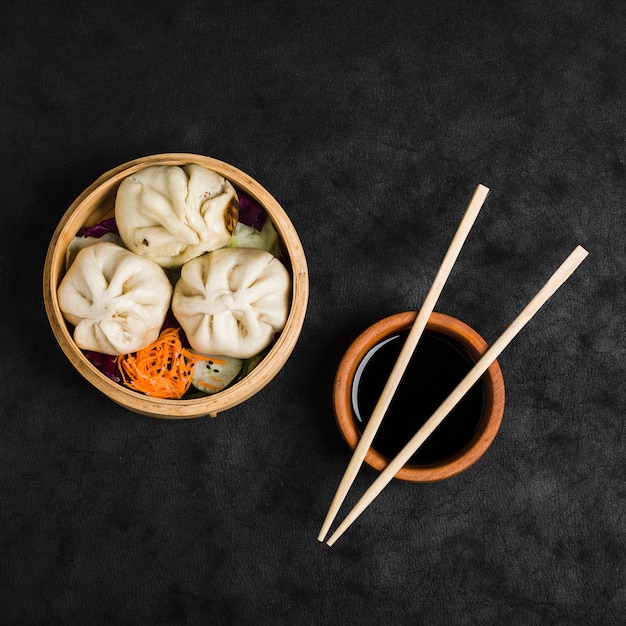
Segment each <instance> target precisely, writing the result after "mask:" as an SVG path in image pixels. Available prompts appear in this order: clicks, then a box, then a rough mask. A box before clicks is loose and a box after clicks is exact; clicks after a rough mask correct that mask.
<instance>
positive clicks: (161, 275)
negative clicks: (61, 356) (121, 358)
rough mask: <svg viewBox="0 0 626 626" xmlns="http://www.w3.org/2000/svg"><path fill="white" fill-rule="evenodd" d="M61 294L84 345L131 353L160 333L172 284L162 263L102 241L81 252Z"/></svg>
mask: <svg viewBox="0 0 626 626" xmlns="http://www.w3.org/2000/svg"><path fill="white" fill-rule="evenodd" d="M57 296H58V300H59V307H60V309H61V312H62V313H63V316H64V317H65V319H66V320H67V321H68V322H69V323H70V324H72V325H73V326H74V341H75V342H76V345H77V346H78V347H79V348H81V349H83V350H94V351H96V352H102V353H103V354H110V355H118V354H129V353H131V352H136V351H137V350H141V349H143V348H146V347H147V346H149V345H150V344H151V343H152V342H153V341H155V340H156V339H157V338H158V336H159V332H160V330H161V326H162V325H163V322H164V320H165V316H166V314H167V311H168V309H169V305H170V302H171V297H172V285H171V283H170V281H169V280H168V278H167V276H166V275H165V272H164V271H163V268H161V267H159V266H158V265H157V264H156V263H153V262H152V261H150V260H148V259H145V258H142V257H140V256H137V255H136V254H133V253H132V252H129V251H128V250H126V249H125V248H122V247H120V246H118V245H116V244H114V243H110V242H99V243H95V244H93V245H91V246H88V247H86V248H83V249H82V250H81V251H80V252H79V253H78V254H77V255H76V259H75V260H74V262H73V263H72V265H71V267H70V268H69V270H68V271H67V273H66V274H65V276H64V277H63V280H62V281H61V284H60V285H59V289H58V292H57Z"/></svg>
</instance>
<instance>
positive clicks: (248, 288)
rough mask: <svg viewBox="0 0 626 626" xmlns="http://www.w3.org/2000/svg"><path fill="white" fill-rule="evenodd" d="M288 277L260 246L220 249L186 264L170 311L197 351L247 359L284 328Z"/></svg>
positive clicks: (286, 313) (284, 270)
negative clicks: (258, 247)
mask: <svg viewBox="0 0 626 626" xmlns="http://www.w3.org/2000/svg"><path fill="white" fill-rule="evenodd" d="M290 293H291V278H290V276H289V272H288V271H287V269H286V268H285V266H284V265H283V264H282V263H281V262H280V260H279V259H277V258H275V257H274V256H273V255H272V254H270V253H269V252H266V251H265V250H258V249H253V248H223V249H220V250H214V251H213V252H209V253H208V254H205V255H203V256H201V257H198V258H196V259H193V260H192V261H189V262H188V263H186V264H185V265H184V266H183V268H182V271H181V277H180V279H179V281H178V282H177V283H176V287H175V288H174V296H173V298H172V311H173V313H174V315H175V316H176V319H177V320H178V321H179V323H180V325H181V326H182V328H183V330H184V331H185V333H186V335H187V339H188V340H189V344H190V345H191V347H192V348H193V349H194V350H196V351H197V352H200V353H202V354H220V355H224V356H230V357H236V358H239V359H248V358H250V357H252V356H254V355H256V354H258V353H259V352H261V351H262V350H263V349H264V348H266V347H267V346H268V345H269V344H270V343H271V342H272V339H273V336H274V333H276V332H278V331H280V330H282V329H283V327H284V326H285V323H286V321H287V315H288V313H289V299H290Z"/></svg>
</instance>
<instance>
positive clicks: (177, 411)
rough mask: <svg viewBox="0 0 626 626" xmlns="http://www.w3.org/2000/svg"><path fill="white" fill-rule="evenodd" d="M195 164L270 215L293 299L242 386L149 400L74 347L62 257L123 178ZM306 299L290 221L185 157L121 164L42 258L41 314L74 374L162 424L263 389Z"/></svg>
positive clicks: (264, 197) (244, 185)
mask: <svg viewBox="0 0 626 626" xmlns="http://www.w3.org/2000/svg"><path fill="white" fill-rule="evenodd" d="M186 163H196V164H198V165H202V166H204V167H207V168H209V169H212V170H214V171H216V172H218V173H219V174H221V175H222V176H224V178H226V179H228V180H229V181H230V182H231V183H232V184H233V185H234V186H235V187H238V188H240V189H242V190H243V191H245V192H246V193H248V194H249V195H250V196H251V197H252V198H254V199H255V200H256V201H257V202H259V203H260V204H261V205H262V206H263V207H264V208H265V210H266V211H267V213H268V214H269V216H270V218H271V220H272V222H273V223H274V226H275V227H276V231H277V232H278V235H279V236H280V238H281V240H282V242H283V244H284V247H285V249H286V251H287V254H288V256H289V264H290V266H291V271H292V299H291V308H290V312H289V317H288V319H287V323H286V325H285V328H284V329H283V331H282V332H281V334H280V336H279V337H278V339H277V341H276V343H275V344H274V345H273V346H272V348H271V350H270V351H269V353H268V354H267V356H266V357H265V358H264V359H263V360H262V361H261V362H260V363H259V365H257V367H256V368H255V369H254V370H253V371H252V372H251V373H250V374H248V375H247V376H246V377H244V378H243V379H242V380H241V381H239V382H238V383H236V384H235V385H233V386H232V387H230V388H228V389H225V390H224V391H221V392H219V393H217V394H215V395H213V396H207V397H206V398H200V399H193V400H167V399H159V398H150V397H148V396H144V395H142V394H139V393H136V392H134V391H132V390H130V389H127V388H125V387H122V386H121V385H119V384H117V383H115V382H113V381H112V380H110V379H109V378H108V377H107V376H105V375H104V374H103V373H102V372H100V371H99V370H98V369H97V368H96V367H95V366H94V365H92V364H91V363H90V362H89V361H88V359H87V358H86V357H85V356H84V355H83V353H82V352H81V350H80V349H79V348H78V347H77V346H76V344H75V343H74V340H73V339H72V336H71V334H70V331H69V329H68V327H67V324H66V323H65V320H64V319H63V315H62V313H61V310H60V308H59V303H58V300H57V288H58V285H59V283H60V281H61V278H62V277H63V273H64V271H65V252H66V250H67V247H68V245H69V243H70V242H71V241H72V239H73V238H74V236H75V234H76V233H77V232H78V230H79V229H80V228H81V227H82V226H85V225H91V224H95V223H97V222H99V221H101V220H102V219H105V218H106V217H108V216H111V215H113V209H114V204H115V194H116V191H117V188H118V186H119V185H120V183H121V181H122V180H123V179H124V178H126V177H127V176H129V175H131V174H133V173H135V172H137V171H138V170H140V169H143V168H145V167H148V166H150V165H184V164H186ZM308 296H309V277H308V269H307V263H306V257H305V255H304V250H303V248H302V243H301V241H300V239H299V237H298V234H297V232H296V229H295V228H294V226H293V224H292V222H291V220H290V219H289V217H288V216H287V214H286V213H285V211H284V210H283V208H282V207H281V206H280V204H279V203H278V202H277V201H276V199H275V198H274V197H273V196H272V195H271V194H270V193H269V192H268V191H267V190H266V189H265V188H263V187H262V186H261V185H260V184H259V183H258V182H257V181H255V180H254V179H253V178H251V177H250V176H248V174H245V173H244V172H242V171H241V170H239V169H237V168H236V167H233V166H232V165H229V164H227V163H224V162H222V161H219V160H216V159H214V158H211V157H207V156H202V155H198V154H188V153H167V154H157V155H151V156H147V157H143V158H140V159H136V160H133V161H129V162H127V163H124V164H122V165H120V166H118V167H116V168H114V169H112V170H110V171H108V172H106V173H105V174H103V175H102V176H101V177H100V178H98V179H97V180H96V181H95V182H94V183H92V184H91V185H90V186H89V187H87V189H85V191H83V193H81V194H80V195H79V196H78V198H76V200H74V202H73V203H72V204H71V205H70V207H69V208H68V209H67V211H66V212H65V214H64V215H63V217H62V218H61V221H60V222H59V224H58V225H57V227H56V229H55V231H54V233H53V235H52V239H51V241H50V245H49V247H48V252H47V255H46V260H45V264H44V275H43V297H44V305H45V308H46V314H47V316H48V320H49V322H50V326H51V328H52V331H53V333H54V336H55V337H56V339H57V342H58V343H59V346H60V347H61V349H62V350H63V352H64V353H65V355H66V356H67V358H68V359H69V360H70V362H71V363H72V365H73V366H74V367H75V368H76V370H78V372H79V373H80V374H81V375H82V376H83V377H84V378H85V379H86V380H87V381H89V382H90V383H91V384H92V385H93V386H94V387H96V388H97V389H98V390H100V391H101V392H102V393H104V394H105V395H106V396H108V397H109V398H110V399H111V400H113V401H114V402H116V403H117V404H119V405H121V406H123V407H125V408H127V409H129V410H131V411H133V412H136V413H140V414H143V415H149V416H152V417H158V418H165V419H185V418H195V417H202V416H206V415H210V416H212V417H215V416H216V415H217V414H218V413H221V412H223V411H225V410H227V409H230V408H232V407H234V406H236V405H238V404H240V403H242V402H244V401H245V400H247V399H248V398H250V397H251V396H253V395H254V394H255V393H257V392H258V391H260V390H261V389H262V388H263V387H265V386H266V385H267V384H268V383H269V382H270V381H271V380H272V379H273V378H274V377H275V376H276V374H278V372H279V371H280V369H281V368H282V367H283V365H284V364H285V363H286V361H287V359H288V358H289V356H290V355H291V353H292V352H293V349H294V348H295V345H296V343H297V341H298V338H299V336H300V332H301V329H302V326H303V324H304V319H305V315H306V308H307V303H308Z"/></svg>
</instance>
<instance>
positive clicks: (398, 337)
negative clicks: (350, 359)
mask: <svg viewBox="0 0 626 626" xmlns="http://www.w3.org/2000/svg"><path fill="white" fill-rule="evenodd" d="M407 335H408V331H401V332H399V333H396V334H394V335H391V336H389V337H387V338H386V339H384V340H382V341H381V342H379V343H378V344H376V345H375V346H374V347H373V348H372V349H371V350H370V351H369V352H368V353H367V354H366V355H365V357H364V358H363V360H362V361H361V363H360V364H359V367H358V368H357V371H356V373H355V376H354V381H353V383H352V411H353V413H354V416H355V418H356V424H357V426H358V428H359V430H360V431H361V432H363V430H364V428H365V425H366V424H367V421H368V419H369V417H370V415H371V414H372V411H373V410H374V407H375V406H376V403H377V402H378V399H379V397H380V394H381V393H382V390H383V387H384V386H385V383H386V382H387V379H388V378H389V374H390V373H391V370H392V368H393V366H394V364H395V362H396V360H397V358H398V355H399V354H400V350H401V349H402V346H403V345H404V342H405V340H406V337H407ZM474 363H475V361H474V359H473V358H472V356H471V355H470V354H469V353H468V352H467V351H466V350H465V349H464V348H463V347H462V346H460V345H459V344H457V343H455V342H453V341H452V340H451V339H450V338H449V337H447V336H446V335H444V334H441V333H438V332H434V331H431V330H428V329H427V330H425V331H424V333H423V334H422V337H421V339H420V342H419V344H418V347H417V349H416V350H415V353H414V354H413V357H412V358H411V361H410V362H409V365H408V366H407V369H406V371H405V373H404V376H403V377H402V380H401V382H400V385H399V386H398V389H397V390H396V393H395V395H394V398H393V400H392V401H391V404H390V406H389V408H388V410H387V413H386V414H385V417H384V419H383V421H382V424H381V425H380V427H379V429H378V432H377V433H376V437H375V438H374V441H373V442H372V447H373V448H374V449H375V450H377V451H378V452H379V453H380V454H382V455H383V456H385V457H387V458H393V457H394V456H396V454H398V452H400V450H401V449H402V448H403V447H404V445H405V444H406V443H407V442H408V441H409V439H411V437H413V435H414V434H415V433H416V432H417V431H418V430H419V428H420V427H421V426H422V424H424V422H425V421H426V420H427V419H428V418H429V417H430V416H431V415H432V414H433V413H434V412H435V410H436V409H437V408H438V407H439V406H440V404H441V403H442V402H443V401H444V400H445V399H446V398H447V397H448V395H449V394H450V393H451V392H452V391H453V390H454V388H455V387H456V386H457V385H458V383H460V382H461V380H462V379H463V378H464V377H465V375H466V374H467V373H468V372H469V371H470V369H471V368H472V367H473V365H474ZM484 404H485V388H484V383H483V382H482V379H481V380H479V381H478V382H477V383H476V384H475V385H473V387H472V388H471V389H470V391H469V392H468V393H467V394H466V395H465V397H464V398H463V399H462V400H461V401H460V402H459V403H458V404H457V405H456V406H455V407H454V409H453V410H452V411H451V412H450V413H449V414H448V416H447V417H446V418H445V419H444V421H443V422H442V423H441V424H440V425H439V426H438V427H437V429H436V430H435V431H434V432H433V434H432V435H431V436H430V437H429V438H428V439H427V440H426V441H425V442H424V443H423V445H422V446H421V447H420V449H419V450H418V451H417V452H416V453H415V454H414V455H413V456H412V457H411V459H410V460H409V463H410V464H411V465H427V464H431V463H437V462H439V461H443V460H445V459H447V458H448V457H450V456H452V455H454V454H456V453H457V452H460V451H461V450H462V449H463V448H464V447H465V445H466V444H467V443H468V442H469V441H470V439H471V438H472V436H473V435H474V433H475V432H476V430H477V428H478V425H479V423H480V420H481V418H482V415H483V408H484Z"/></svg>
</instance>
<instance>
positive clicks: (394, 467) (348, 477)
mask: <svg viewBox="0 0 626 626" xmlns="http://www.w3.org/2000/svg"><path fill="white" fill-rule="evenodd" d="M488 193H489V189H488V188H487V187H485V186H484V185H478V187H477V188H476V191H475V192H474V195H473V196H472V199H471V201H470V203H469V205H468V207H467V209H466V211H465V214H464V215H463V218H462V219H461V222H460V224H459V226H458V228H457V231H456V233H455V235H454V238H453V239H452V242H451V244H450V247H449V248H448V251H447V253H446V255H445V257H444V259H443V261H442V264H441V266H440V268H439V271H438V272H437V274H436V276H435V280H434V281H433V284H432V286H431V288H430V290H429V292H428V294H427V295H426V298H425V300H424V304H423V305H422V308H421V309H420V311H419V313H418V315H417V317H416V319H415V322H414V323H413V326H412V327H411V330H410V331H409V334H408V336H407V338H406V341H405V343H404V346H403V348H402V350H401V351H400V354H399V355H398V359H397V361H396V363H395V365H394V367H393V369H392V370H391V374H390V375H389V378H388V380H387V383H386V384H385V387H384V388H383V391H382V393H381V395H380V398H379V400H378V402H377V404H376V406H375V407H374V410H373V412H372V416H371V417H370V419H369V421H368V423H367V426H366V427H365V430H364V431H363V435H362V436H361V439H360V440H359V442H358V444H357V446H356V448H355V449H354V452H353V455H352V458H351V459H350V462H349V464H348V467H347V468H346V471H345V473H344V475H343V478H342V479H341V482H340V483H339V487H338V488H337V492H336V493H335V497H334V498H333V500H332V502H331V505H330V508H329V510H328V513H327V515H326V518H325V520H324V523H323V525H322V528H321V530H320V533H319V535H318V537H317V538H318V540H319V541H324V540H325V538H326V536H327V534H328V531H329V530H330V527H331V525H332V523H333V521H334V519H335V517H336V516H337V513H338V512H339V509H340V508H341V505H342V503H343V501H344V500H345V498H346V496H347V494H348V491H349V489H350V487H351V486H352V483H353V482H354V480H355V478H356V475H357V473H358V471H359V468H360V467H361V465H362V463H363V460H364V459H365V455H366V454H367V451H368V449H369V448H370V446H371V444H372V441H373V440H374V437H375V435H376V432H377V430H378V428H379V426H380V424H381V423H382V420H383V418H384V416H385V413H386V411H387V409H388V408H389V405H390V403H391V400H392V399H393V395H394V393H395V392H396V389H397V388H398V385H399V384H400V380H401V378H402V375H403V374H404V371H405V370H406V368H407V366H408V364H409V361H410V359H411V357H412V355H413V352H414V351H415V349H416V347H417V344H418V343H419V340H420V337H421V336H422V333H423V332H424V328H425V327H426V322H427V321H428V318H429V317H430V314H431V313H432V312H433V310H434V308H435V304H436V302H437V299H438V298H439V295H440V294H441V291H442V290H443V287H444V285H445V283H446V280H447V279H448V276H449V274H450V272H451V271H452V268H453V266H454V263H455V262H456V259H457V257H458V255H459V253H460V251H461V248H462V247H463V243H464V242H465V239H466V238H467V235H468V234H469V231H470V230H471V228H472V226H473V224H474V222H475V221H476V218H477V217H478V213H479V212H480V209H481V208H482V205H483V203H484V202H485V199H486V198H487V195H488ZM587 254H588V252H587V251H586V250H585V249H584V248H582V247H581V246H577V247H576V248H575V249H574V251H573V252H572V253H571V254H570V255H569V257H567V259H566V260H565V261H564V262H563V263H562V264H561V266H560V267H559V268H558V269H557V270H556V271H555V272H554V274H552V276H551V277H550V278H549V279H548V281H547V282H546V283H545V285H544V286H543V287H542V288H541V289H540V290H539V291H538V292H537V294H536V295H535V297H534V298H533V299H532V300H531V301H530V302H529V303H528V304H527V305H526V307H525V308H524V309H523V310H522V312H521V313H520V314H519V315H518V316H517V318H516V319H515V320H514V321H513V322H512V323H511V325H510V326H509V327H508V328H507V329H506V330H505V331H504V333H502V335H501V336H500V337H499V338H498V339H497V340H496V341H495V342H494V343H493V345H492V346H491V347H490V348H489V349H488V350H487V352H485V354H484V355H483V356H482V357H481V358H480V359H479V360H478V361H477V362H476V364H475V365H474V367H472V369H471V370H470V371H469V372H468V374H467V375H466V376H465V378H463V380H462V381H461V382H460V383H459V384H458V385H457V387H456V388H455V389H454V390H453V391H452V392H451V393H450V395H449V396H448V397H447V398H446V399H445V400H444V401H443V403H442V404H441V406H440V407H439V408H438V409H437V410H436V411H435V412H434V413H433V414H432V416H431V417H430V418H429V419H428V420H427V421H426V422H425V423H424V424H423V425H422V427H421V428H420V429H419V430H418V431H417V433H416V434H415V435H414V436H413V438H412V439H410V440H409V442H408V443H407V444H406V445H405V447H404V448H402V450H401V451H400V452H399V453H398V454H397V455H396V457H395V458H394V459H393V460H391V461H390V462H389V465H387V467H386V468H385V469H384V470H383V471H382V472H381V473H380V475H379V476H378V478H376V480H375V481H374V482H373V483H372V484H371V486H370V487H369V489H368V490H367V491H366V492H365V493H364V494H363V496H362V497H361V499H360V500H359V501H358V502H357V503H356V505H355V506H354V508H353V509H352V510H351V511H350V512H349V513H348V515H347V516H346V517H345V519H344V521H343V522H342V523H341V524H340V525H339V526H338V527H337V529H336V530H335V532H334V533H333V534H332V535H331V537H330V538H329V539H328V541H327V544H328V545H329V546H332V545H333V544H334V543H335V541H337V539H339V537H341V535H342V534H343V533H344V532H345V531H346V530H347V529H348V528H349V526H350V525H351V524H352V523H353V522H354V521H355V520H356V519H357V517H358V516H359V515H360V514H361V513H362V512H363V511H364V510H365V509H366V508H367V507H368V506H369V505H370V504H371V503H372V501H373V500H374V499H375V498H376V497H377V496H378V495H379V494H380V492H381V491H382V490H383V489H384V488H385V487H386V485H387V484H389V482H391V480H392V478H393V477H394V476H395V474H396V473H397V472H398V470H400V469H401V468H402V467H403V466H404V465H405V464H406V463H407V461H408V460H409V459H410V458H411V457H412V456H413V454H415V452H417V450H418V449H419V447H420V446H421V445H422V444H423V443H424V442H425V441H426V439H427V438H428V437H429V436H430V435H431V434H432V433H433V432H434V430H435V429H436V428H437V426H439V424H441V422H442V421H443V420H444V419H445V418H446V417H447V415H448V414H449V413H450V411H452V409H453V408H454V407H455V406H456V405H457V404H458V403H459V402H460V401H461V399H462V398H463V396H465V394H466V393H467V392H468V391H469V390H470V388H471V387H472V385H474V383H476V382H477V381H478V380H479V379H480V377H481V376H482V375H483V374H484V373H485V372H486V371H487V369H489V366H490V365H491V364H492V363H493V362H494V361H495V360H496V359H497V358H498V356H499V355H500V354H501V352H502V351H503V350H504V349H505V348H506V347H507V345H508V344H509V343H510V342H511V341H512V340H513V338H514V337H515V336H516V335H517V334H518V333H519V332H520V331H521V330H522V328H523V327H524V326H525V325H526V324H527V323H528V322H529V321H530V319H531V318H532V317H533V316H534V315H535V313H537V311H538V310H539V309H540V308H541V307H542V306H543V305H544V304H545V302H546V301H547V300H548V299H549V298H550V297H551V296H552V295H553V294H554V293H555V292H556V290H557V289H558V288H559V287H560V286H561V285H562V284H563V283H564V282H565V281H566V280H567V279H568V278H569V277H570V276H571V275H572V274H573V273H574V271H575V270H576V268H577V267H578V266H579V265H580V264H581V263H582V261H583V260H584V259H585V257H586V256H587Z"/></svg>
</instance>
